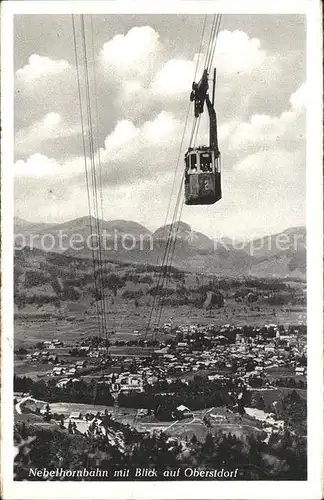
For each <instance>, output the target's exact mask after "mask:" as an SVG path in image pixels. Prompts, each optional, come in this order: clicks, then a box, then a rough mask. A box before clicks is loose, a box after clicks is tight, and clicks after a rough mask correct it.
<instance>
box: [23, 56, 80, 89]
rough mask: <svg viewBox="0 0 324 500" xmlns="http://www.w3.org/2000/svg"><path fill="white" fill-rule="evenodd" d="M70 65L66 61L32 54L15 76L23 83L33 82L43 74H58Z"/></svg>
mask: <svg viewBox="0 0 324 500" xmlns="http://www.w3.org/2000/svg"><path fill="white" fill-rule="evenodd" d="M70 67H71V66H70V64H69V63H68V62H67V61H64V60H63V59H60V60H58V61H56V60H54V59H50V58H49V57H44V56H39V55H37V54H33V55H31V56H30V58H29V62H28V64H26V66H24V67H23V68H20V69H18V70H17V71H16V76H17V78H18V79H19V80H22V81H23V82H24V83H27V84H28V83H33V82H35V81H37V80H39V79H41V78H42V77H44V76H48V75H58V74H60V73H62V72H63V71H65V70H67V69H69V68H70Z"/></svg>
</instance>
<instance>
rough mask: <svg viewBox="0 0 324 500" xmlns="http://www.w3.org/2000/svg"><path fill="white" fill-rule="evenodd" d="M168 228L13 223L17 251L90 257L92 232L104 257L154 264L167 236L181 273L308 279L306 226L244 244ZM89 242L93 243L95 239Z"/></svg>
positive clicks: (89, 221)
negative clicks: (193, 272) (23, 248)
mask: <svg viewBox="0 0 324 500" xmlns="http://www.w3.org/2000/svg"><path fill="white" fill-rule="evenodd" d="M98 228H99V231H98ZM170 230H171V228H170V225H165V226H162V227H160V228H158V229H157V230H156V231H155V232H151V231H150V230H148V229H147V228H146V227H144V226H143V225H141V224H139V223H137V222H134V221H129V220H123V219H117V220H111V221H104V220H97V219H95V218H94V217H91V218H90V217H80V218H78V219H74V220H71V221H67V222H64V223H58V224H49V223H33V222H29V221H26V220H23V219H20V218H15V219H14V232H15V244H16V248H21V247H23V246H27V247H35V248H39V249H41V250H45V251H52V252H56V253H62V254H63V253H64V254H65V255H66V256H73V257H77V258H83V259H87V258H92V257H93V251H92V249H91V248H90V246H89V245H86V244H84V243H83V242H86V240H87V238H89V237H90V235H91V234H97V233H100V234H101V235H103V239H102V240H101V241H102V242H105V246H104V245H102V246H103V247H104V250H103V253H102V258H103V259H106V260H114V261H120V262H133V263H139V264H153V265H156V264H159V263H160V262H161V260H162V258H163V255H164V254H165V249H166V242H167V240H168V238H169V237H170V235H171V237H172V238H173V244H172V247H171V248H172V250H173V259H172V265H174V266H176V267H179V268H180V269H186V270H193V271H198V272H203V273H215V274H219V275H227V276H239V275H250V276H257V277H298V278H304V277H305V275H306V228H305V227H304V226H300V227H293V228H288V229H286V230H285V231H283V232H281V233H278V234H271V235H269V236H265V237H263V238H257V239H255V240H251V241H247V242H243V241H240V240H231V239H229V238H223V239H218V240H212V239H211V238H209V237H208V236H206V235H205V234H203V233H201V232H199V231H195V230H193V229H192V228H191V226H190V225H188V224H186V223H185V222H182V221H178V222H176V223H175V224H174V226H173V230H172V233H171V231H170ZM60 235H61V236H60ZM62 235H63V236H62ZM60 237H61V239H60ZM93 241H94V242H95V243H94V244H95V245H96V244H97V243H96V242H97V240H96V239H95V240H93ZM62 242H63V244H62Z"/></svg>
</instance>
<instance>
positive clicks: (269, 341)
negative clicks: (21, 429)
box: [27, 323, 307, 393]
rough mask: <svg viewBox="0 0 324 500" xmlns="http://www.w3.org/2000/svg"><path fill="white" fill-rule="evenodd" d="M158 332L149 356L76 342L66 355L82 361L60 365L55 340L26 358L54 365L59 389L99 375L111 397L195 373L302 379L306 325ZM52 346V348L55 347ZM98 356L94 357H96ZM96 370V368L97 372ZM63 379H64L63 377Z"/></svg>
mask: <svg viewBox="0 0 324 500" xmlns="http://www.w3.org/2000/svg"><path fill="white" fill-rule="evenodd" d="M161 330H162V331H161V332H160V333H161V335H160V338H161V339H163V341H162V340H161V341H159V345H158V347H157V348H156V349H155V350H153V349H152V352H151V354H150V355H147V356H144V355H143V356H133V357H132V356H130V355H128V356H127V355H125V356H115V357H114V356H110V355H109V352H108V350H107V347H106V346H103V345H100V342H99V343H98V345H96V346H93V345H91V342H90V341H89V344H88V345H87V343H86V342H84V341H83V342H82V343H81V344H76V345H75V346H74V348H73V349H72V351H70V353H71V354H72V353H75V352H77V353H78V356H79V357H80V359H77V360H74V361H72V360H71V361H72V362H71V361H70V360H69V358H68V357H67V358H65V359H64V361H63V360H62V361H60V359H59V358H58V356H57V355H55V354H53V352H54V351H53V349H55V347H59V346H61V343H60V342H59V341H58V340H53V341H52V342H51V343H48V342H44V344H43V346H44V348H45V349H46V350H39V351H35V352H34V353H32V354H28V355H27V356H29V357H30V358H31V359H32V360H35V359H38V360H42V361H43V362H48V363H52V364H53V365H54V366H53V368H52V372H51V374H52V376H53V377H55V378H58V382H57V384H58V386H59V387H64V386H65V385H66V384H67V383H68V382H69V381H70V380H75V379H76V378H77V377H79V378H81V377H82V376H83V375H84V374H85V373H86V374H89V373H91V372H97V374H99V375H100V372H101V373H102V374H103V375H102V377H101V378H102V380H101V382H102V383H104V384H107V385H108V386H109V388H110V390H111V392H112V393H114V392H117V393H120V392H125V393H127V392H130V391H135V392H144V390H145V387H146V386H147V385H154V384H155V383H157V382H159V381H167V382H169V383H171V382H172V381H173V380H174V379H182V380H183V382H186V380H188V378H190V374H192V376H193V375H194V374H197V373H201V372H203V373H204V374H206V373H207V374H208V376H209V378H210V379H211V380H212V379H213V378H219V377H226V376H228V375H229V374H230V375H231V376H232V375H237V376H239V377H241V378H243V379H245V380H246V381H247V382H248V381H249V380H250V379H251V377H252V378H253V377H254V378H258V377H259V378H260V377H262V376H263V375H265V374H267V372H268V370H269V371H271V369H273V370H274V371H275V370H276V369H277V368H278V369H281V368H286V369H287V370H288V371H289V372H290V373H291V374H295V375H306V358H307V340H306V331H305V327H304V326H295V327H292V326H290V327H284V326H281V325H275V324H269V325H264V326H263V327H254V326H239V327H238V326H233V325H229V324H228V325H223V326H222V327H219V326H215V325H214V324H209V325H189V326H188V325H180V326H177V327H175V328H174V327H172V324H171V323H166V324H165V325H164V326H163V327H162V329H161ZM53 346H54V347H53ZM96 358H97V359H96ZM98 368H100V370H99V371H98ZM62 377H63V378H62Z"/></svg>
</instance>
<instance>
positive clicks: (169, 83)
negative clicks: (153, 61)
mask: <svg viewBox="0 0 324 500" xmlns="http://www.w3.org/2000/svg"><path fill="white" fill-rule="evenodd" d="M193 77H194V63H193V62H191V61H185V60H182V59H171V60H169V61H168V62H166V63H165V65H164V66H163V67H162V68H161V69H160V70H159V71H158V73H157V74H156V75H155V77H154V79H153V82H152V86H151V91H152V93H153V94H158V95H162V96H164V97H170V96H179V94H181V93H186V94H188V91H190V87H191V82H192V79H193Z"/></svg>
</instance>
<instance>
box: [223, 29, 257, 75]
mask: <svg viewBox="0 0 324 500" xmlns="http://www.w3.org/2000/svg"><path fill="white" fill-rule="evenodd" d="M265 58H266V52H265V51H264V50H262V49H261V42H260V40H258V39H257V38H250V37H249V35H248V34H247V33H245V32H244V31H239V30H235V31H228V30H224V31H221V32H220V33H219V35H218V39H217V44H216V51H215V57H214V64H215V65H216V67H217V68H218V70H219V71H220V72H221V73H224V74H226V73H229V74H233V73H237V72H244V73H250V72H251V71H253V70H254V69H255V68H257V67H258V66H260V65H261V63H262V62H263V61H264V59H265Z"/></svg>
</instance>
